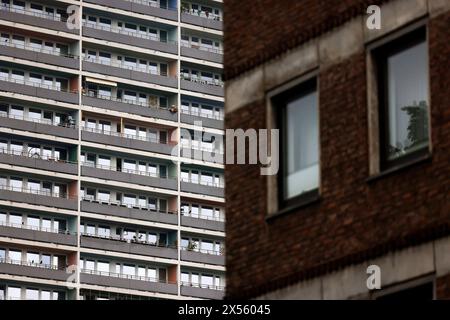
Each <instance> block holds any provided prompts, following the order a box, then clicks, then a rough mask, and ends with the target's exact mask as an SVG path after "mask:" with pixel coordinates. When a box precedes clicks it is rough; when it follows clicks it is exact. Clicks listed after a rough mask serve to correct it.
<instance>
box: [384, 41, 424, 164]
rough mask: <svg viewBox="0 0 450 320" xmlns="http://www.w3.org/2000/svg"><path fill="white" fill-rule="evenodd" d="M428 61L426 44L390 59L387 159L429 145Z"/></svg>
mask: <svg viewBox="0 0 450 320" xmlns="http://www.w3.org/2000/svg"><path fill="white" fill-rule="evenodd" d="M427 61H428V59H427V47H426V43H425V42H423V43H421V44H419V45H416V46H414V47H411V48H408V49H406V50H403V51H401V52H399V53H396V54H394V55H391V56H390V57H388V59H387V72H388V74H387V77H388V78H387V80H388V107H389V111H388V118H389V119H388V123H389V124H388V126H389V127H388V141H386V143H388V146H387V147H388V155H387V156H388V160H392V159H395V158H398V157H401V156H403V155H404V154H407V153H410V152H413V151H416V150H418V149H422V148H423V147H426V146H427V145H428V80H427V79H428V68H427Z"/></svg>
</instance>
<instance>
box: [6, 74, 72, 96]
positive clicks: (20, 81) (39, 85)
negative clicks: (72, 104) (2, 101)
mask: <svg viewBox="0 0 450 320" xmlns="http://www.w3.org/2000/svg"><path fill="white" fill-rule="evenodd" d="M0 80H1V81H7V82H11V83H18V84H24V85H27V86H31V87H37V88H42V89H48V90H54V91H59V92H68V93H77V91H76V90H69V89H64V88H61V87H60V86H57V85H54V84H52V85H49V84H45V83H42V82H34V81H30V80H25V79H14V78H12V77H6V76H3V75H0Z"/></svg>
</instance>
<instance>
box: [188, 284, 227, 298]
mask: <svg viewBox="0 0 450 320" xmlns="http://www.w3.org/2000/svg"><path fill="white" fill-rule="evenodd" d="M181 294H182V295H184V296H190V297H196V298H204V299H212V300H222V299H223V297H224V295H225V292H224V291H220V290H213V289H207V288H197V287H188V286H181Z"/></svg>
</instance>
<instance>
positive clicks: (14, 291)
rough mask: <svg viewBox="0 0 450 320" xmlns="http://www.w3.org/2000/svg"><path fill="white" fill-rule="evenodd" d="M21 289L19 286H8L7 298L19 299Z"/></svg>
mask: <svg viewBox="0 0 450 320" xmlns="http://www.w3.org/2000/svg"><path fill="white" fill-rule="evenodd" d="M20 299H21V289H20V288H19V287H8V300H20Z"/></svg>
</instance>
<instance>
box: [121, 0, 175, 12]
mask: <svg viewBox="0 0 450 320" xmlns="http://www.w3.org/2000/svg"><path fill="white" fill-rule="evenodd" d="M125 1H128V2H133V3H137V4H142V5H144V6H150V7H154V8H161V9H166V10H172V11H176V10H177V8H172V7H169V6H161V4H160V3H158V2H155V1H149V0H125Z"/></svg>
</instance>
